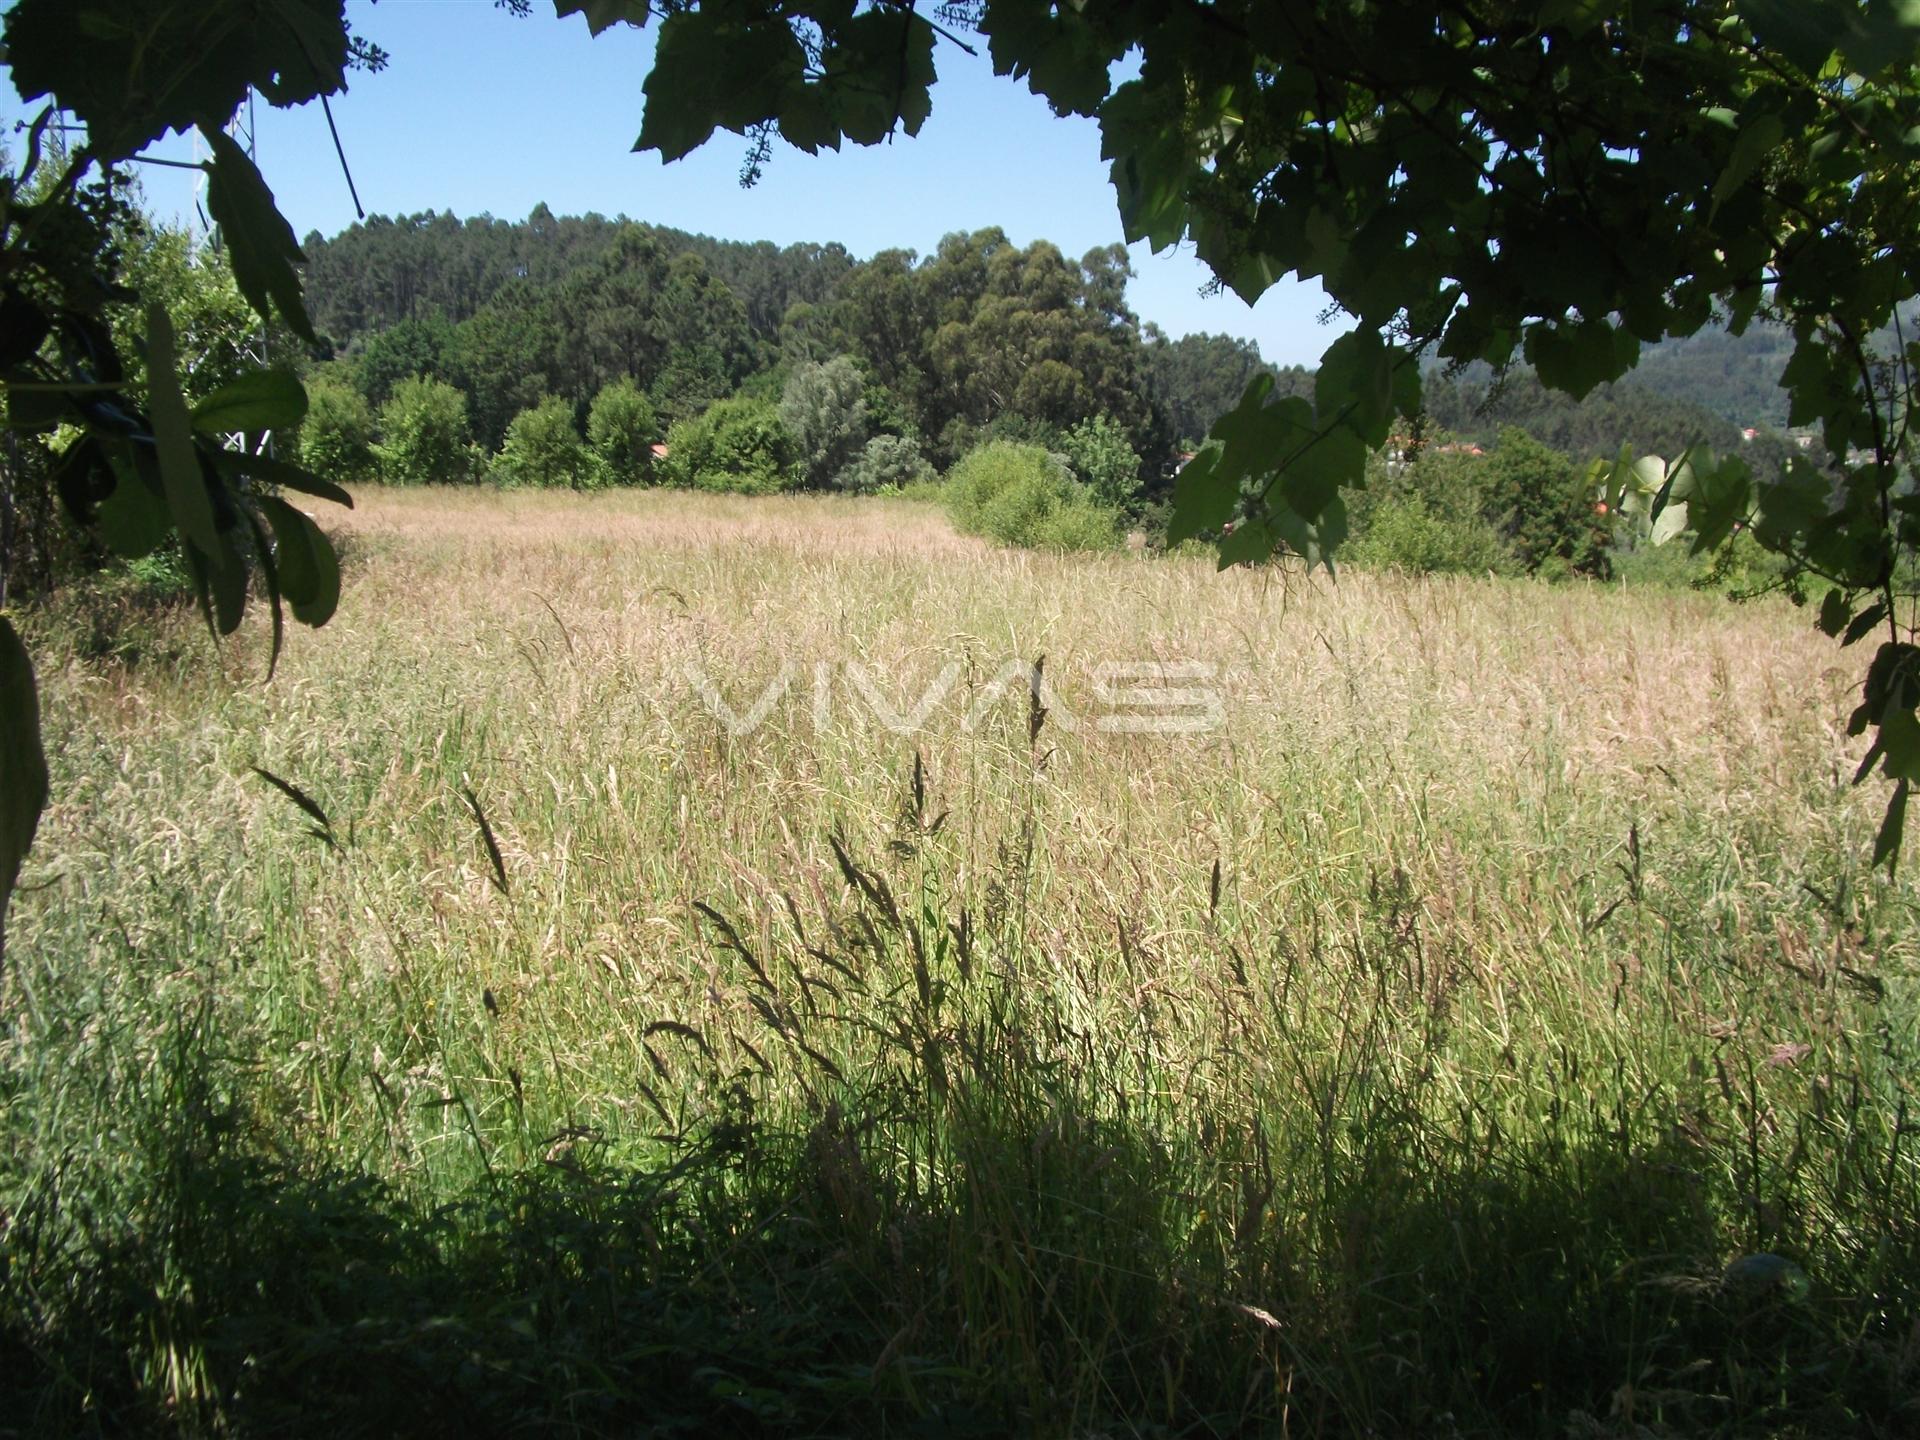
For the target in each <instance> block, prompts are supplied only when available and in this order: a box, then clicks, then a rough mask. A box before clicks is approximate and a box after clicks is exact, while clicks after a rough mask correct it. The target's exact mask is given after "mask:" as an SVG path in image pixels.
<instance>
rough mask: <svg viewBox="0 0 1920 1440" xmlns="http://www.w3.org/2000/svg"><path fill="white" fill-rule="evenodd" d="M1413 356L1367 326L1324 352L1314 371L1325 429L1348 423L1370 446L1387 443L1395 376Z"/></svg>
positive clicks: (1316, 403)
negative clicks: (1387, 341) (1318, 366)
mask: <svg viewBox="0 0 1920 1440" xmlns="http://www.w3.org/2000/svg"><path fill="white" fill-rule="evenodd" d="M1412 368H1413V365H1412V361H1411V359H1410V358H1409V357H1408V356H1407V354H1406V353H1405V352H1404V351H1402V350H1400V349H1399V348H1398V347H1396V346H1392V345H1388V344H1387V343H1386V342H1385V341H1383V340H1382V339H1381V338H1380V336H1379V334H1378V333H1377V332H1376V331H1374V330H1371V329H1368V328H1366V327H1364V326H1363V327H1361V328H1360V329H1357V330H1349V331H1348V332H1347V333H1346V334H1345V335H1342V336H1341V337H1340V338H1339V339H1338V340H1336V341H1334V342H1333V344H1331V345H1329V346H1328V347H1327V349H1326V353H1325V354H1323V355H1322V356H1321V357H1320V369H1319V372H1318V373H1317V374H1316V375H1315V376H1314V382H1313V408H1314V415H1315V419H1316V421H1317V423H1318V424H1319V425H1320V426H1321V427H1322V428H1325V427H1327V426H1331V425H1344V426H1346V427H1347V428H1348V429H1350V430H1352V431H1353V432H1354V433H1355V434H1356V435H1358V436H1359V437H1360V438H1361V440H1362V441H1364V442H1365V443H1366V446H1367V448H1368V449H1370V450H1378V449H1379V448H1380V447H1381V446H1382V445H1384V444H1386V443H1387V435H1388V433H1389V431H1390V430H1391V429H1392V425H1393V412H1394V408H1395V406H1394V400H1395V393H1394V391H1395V379H1396V377H1397V375H1398V373H1399V372H1400V371H1401V370H1406V369H1412Z"/></svg>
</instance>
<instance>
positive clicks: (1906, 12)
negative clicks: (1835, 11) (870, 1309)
mask: <svg viewBox="0 0 1920 1440" xmlns="http://www.w3.org/2000/svg"><path fill="white" fill-rule="evenodd" d="M1850 8H1851V7H1850ZM1846 19H1847V21H1848V24H1847V26H1846V29H1845V32H1844V33H1843V34H1842V35H1841V36H1840V53H1841V54H1842V55H1844V56H1845V57H1846V60H1847V63H1848V64H1849V65H1851V66H1852V67H1853V68H1854V69H1855V70H1857V71H1859V72H1860V74H1862V75H1864V76H1866V77H1867V78H1869V79H1872V78H1873V77H1874V76H1876V75H1878V74H1879V73H1880V72H1881V71H1883V70H1886V69H1888V68H1889V67H1891V66H1894V65H1912V64H1913V63H1914V62H1915V59H1916V56H1915V53H1914V51H1915V41H1916V38H1920V0H1868V3H1867V4H1866V6H1865V7H1864V8H1861V9H1856V10H1852V13H1850V14H1849V15H1847V17H1846Z"/></svg>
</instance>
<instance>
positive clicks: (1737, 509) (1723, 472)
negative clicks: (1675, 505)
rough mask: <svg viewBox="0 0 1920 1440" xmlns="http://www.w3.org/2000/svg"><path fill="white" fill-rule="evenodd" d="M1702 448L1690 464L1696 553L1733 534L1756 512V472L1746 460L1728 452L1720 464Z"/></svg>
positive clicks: (1690, 507) (1689, 509) (1689, 503)
mask: <svg viewBox="0 0 1920 1440" xmlns="http://www.w3.org/2000/svg"><path fill="white" fill-rule="evenodd" d="M1711 460H1712V457H1711V456H1710V455H1709V454H1707V453H1706V452H1705V451H1701V452H1700V453H1699V454H1698V455H1697V456H1696V457H1694V459H1693V461H1692V463H1691V464H1690V466H1689V469H1690V471H1691V483H1690V484H1689V485H1688V487H1687V516H1688V519H1689V521H1690V522H1691V523H1692V525H1693V530H1694V537H1693V553H1694V554H1695V555H1701V554H1704V553H1705V552H1707V551H1708V550H1711V549H1713V548H1714V547H1715V546H1716V545H1719V544H1720V543H1721V542H1722V541H1724V540H1726V539H1727V537H1728V536H1730V535H1732V534H1733V527H1734V526H1736V525H1740V524H1744V523H1745V522H1746V521H1747V520H1748V519H1750V518H1751V516H1752V514H1753V472H1752V471H1751V470H1749V469H1748V468H1747V465H1746V462H1745V461H1743V460H1740V459H1738V458H1737V457H1734V456H1728V457H1727V458H1726V459H1724V460H1722V461H1721V462H1720V463H1719V464H1717V465H1715V464H1712V463H1710V462H1711Z"/></svg>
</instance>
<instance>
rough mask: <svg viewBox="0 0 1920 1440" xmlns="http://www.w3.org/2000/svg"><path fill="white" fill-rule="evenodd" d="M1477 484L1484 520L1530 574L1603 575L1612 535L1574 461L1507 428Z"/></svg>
mask: <svg viewBox="0 0 1920 1440" xmlns="http://www.w3.org/2000/svg"><path fill="white" fill-rule="evenodd" d="M1481 484H1482V487H1483V494H1484V496H1485V501H1484V504H1485V511H1486V515H1487V518H1488V519H1489V520H1490V521H1492V523H1493V524H1494V526H1495V527H1496V528H1497V529H1498V530H1499V531H1500V533H1501V534H1503V535H1505V536H1506V537H1507V541H1508V543H1509V545H1511V547H1512V549H1513V553H1514V555H1515V557H1516V558H1517V559H1518V560H1519V562H1520V565H1521V567H1522V568H1523V569H1525V570H1526V571H1527V573H1528V574H1530V575H1531V574H1536V573H1537V574H1540V575H1542V576H1544V577H1545V578H1549V579H1551V578H1555V577H1558V576H1564V575H1566V574H1568V573H1573V574H1579V575H1597V576H1601V577H1604V576H1605V575H1606V574H1607V567H1608V558H1609V557H1608V549H1607V547H1608V542H1609V541H1610V540H1611V538H1612V536H1611V535H1610V534H1609V533H1608V526H1607V525H1605V524H1604V523H1602V522H1600V521H1599V520H1598V519H1597V517H1596V516H1595V515H1594V511H1593V495H1592V494H1591V487H1589V486H1588V484H1587V483H1586V480H1585V478H1584V477H1583V476H1582V474H1581V472H1580V470H1579V469H1578V468H1577V467H1576V466H1575V465H1574V463H1573V461H1572V460H1570V459H1568V458H1567V457H1566V456H1565V455H1563V454H1561V453H1560V452H1559V451H1558V450H1552V449H1549V448H1548V447H1547V446H1545V445H1542V444H1541V443H1540V442H1539V441H1538V440H1535V439H1534V438H1533V437H1532V436H1531V435H1529V434H1527V433H1526V431H1524V430H1519V429H1516V428H1514V427H1512V426H1508V427H1507V428H1506V429H1504V430H1502V431H1501V432H1500V438H1499V440H1498V441H1497V442H1495V445H1494V448H1493V453H1492V454H1491V455H1490V456H1488V457H1487V460H1486V466H1485V474H1484V478H1483V479H1482V481H1481Z"/></svg>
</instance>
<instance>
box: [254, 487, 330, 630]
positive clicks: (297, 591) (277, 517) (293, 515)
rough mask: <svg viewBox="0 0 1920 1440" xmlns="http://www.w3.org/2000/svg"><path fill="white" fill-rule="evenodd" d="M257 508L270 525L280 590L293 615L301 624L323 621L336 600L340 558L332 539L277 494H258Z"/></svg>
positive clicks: (321, 622)
mask: <svg viewBox="0 0 1920 1440" xmlns="http://www.w3.org/2000/svg"><path fill="white" fill-rule="evenodd" d="M260 510H261V513H263V514H264V515H265V516H266V517H267V523H268V524H269V525H270V526H272V527H273V542H274V563H275V565H276V567H277V569H278V571H279V576H278V578H279V582H280V593H281V594H282V595H284V596H286V597H287V605H288V608H289V609H291V610H292V611H293V618H294V619H296V620H298V621H300V622H301V623H302V624H305V625H324V624H326V623H327V621H328V620H330V619H332V618H333V612H334V608H335V607H336V606H337V605H339V603H340V561H339V559H338V557H337V556H336V555H335V554H334V550H333V542H332V541H330V540H328V539H327V537H326V535H325V534H323V533H322V532H321V529H320V527H319V526H318V525H316V524H314V523H313V521H312V520H311V519H310V518H309V517H308V516H307V515H306V514H305V513H303V512H302V511H299V510H296V509H295V508H294V507H293V506H291V505H289V504H288V503H287V502H286V501H284V500H282V499H281V498H280V497H279V496H278V495H268V496H264V497H262V499H261V501H260Z"/></svg>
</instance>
